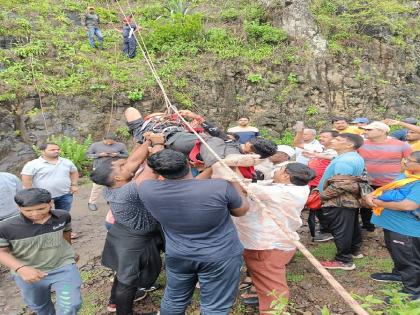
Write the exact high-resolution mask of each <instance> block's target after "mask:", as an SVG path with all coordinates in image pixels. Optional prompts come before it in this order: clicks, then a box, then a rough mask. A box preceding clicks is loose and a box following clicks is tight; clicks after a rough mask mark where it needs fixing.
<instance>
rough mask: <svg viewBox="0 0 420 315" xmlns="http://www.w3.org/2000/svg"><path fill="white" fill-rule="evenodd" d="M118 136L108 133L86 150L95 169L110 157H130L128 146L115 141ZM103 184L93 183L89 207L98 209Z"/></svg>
mask: <svg viewBox="0 0 420 315" xmlns="http://www.w3.org/2000/svg"><path fill="white" fill-rule="evenodd" d="M115 140H116V137H115V135H114V134H112V133H107V134H106V135H105V136H104V138H103V140H102V141H99V142H95V143H92V144H91V145H90V147H89V149H88V151H87V152H86V156H87V157H88V158H90V159H93V170H95V168H96V167H98V165H99V163H101V162H102V161H104V159H107V158H110V157H116V158H126V157H128V151H127V147H126V146H125V144H124V143H121V142H117V141H115ZM102 188H103V186H101V185H98V184H95V183H93V186H92V191H91V192H90V198H89V202H88V208H89V210H91V211H96V210H98V207H97V205H96V202H97V201H98V198H99V195H100V194H101V192H102Z"/></svg>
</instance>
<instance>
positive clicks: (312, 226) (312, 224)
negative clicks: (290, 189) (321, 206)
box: [308, 210, 330, 237]
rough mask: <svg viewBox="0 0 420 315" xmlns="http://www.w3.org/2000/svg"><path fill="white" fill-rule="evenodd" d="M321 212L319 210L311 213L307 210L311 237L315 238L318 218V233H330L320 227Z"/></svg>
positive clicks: (323, 227)
mask: <svg viewBox="0 0 420 315" xmlns="http://www.w3.org/2000/svg"><path fill="white" fill-rule="evenodd" d="M320 216H321V211H320V210H316V211H312V210H309V216H308V227H309V232H310V233H311V236H312V237H315V232H316V218H318V220H319V225H320V227H319V231H320V232H321V233H329V232H330V231H329V230H328V229H327V228H326V227H325V226H323V225H322V223H321V219H320Z"/></svg>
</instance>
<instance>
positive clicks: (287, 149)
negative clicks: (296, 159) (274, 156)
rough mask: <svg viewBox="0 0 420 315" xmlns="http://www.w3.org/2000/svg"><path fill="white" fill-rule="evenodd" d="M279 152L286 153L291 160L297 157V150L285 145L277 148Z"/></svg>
mask: <svg viewBox="0 0 420 315" xmlns="http://www.w3.org/2000/svg"><path fill="white" fill-rule="evenodd" d="M277 152H283V153H286V154H287V155H288V156H289V157H291V158H292V157H293V156H294V155H295V149H293V148H292V147H291V146H289V145H284V144H280V145H278V146H277Z"/></svg>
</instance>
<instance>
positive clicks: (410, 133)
mask: <svg viewBox="0 0 420 315" xmlns="http://www.w3.org/2000/svg"><path fill="white" fill-rule="evenodd" d="M406 120H407V119H406ZM409 121H411V120H409ZM411 122H412V123H407V122H405V121H398V120H395V119H385V120H384V123H386V124H387V125H390V126H396V125H399V126H401V127H404V128H405V129H403V130H405V132H406V135H405V140H407V142H408V143H409V144H410V146H411V149H412V150H413V151H420V126H417V120H412V121H411ZM397 131H401V130H397ZM395 135H396V132H393V133H391V137H393V138H396V139H399V137H398V136H395ZM397 135H398V134H397ZM402 141H404V140H402Z"/></svg>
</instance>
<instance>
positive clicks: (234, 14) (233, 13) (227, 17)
mask: <svg viewBox="0 0 420 315" xmlns="http://www.w3.org/2000/svg"><path fill="white" fill-rule="evenodd" d="M220 17H221V18H222V20H223V21H227V22H231V21H236V20H237V19H238V17H239V12H238V11H237V10H236V9H234V8H230V9H226V10H223V11H222V12H220Z"/></svg>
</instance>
